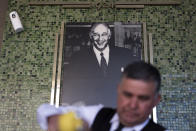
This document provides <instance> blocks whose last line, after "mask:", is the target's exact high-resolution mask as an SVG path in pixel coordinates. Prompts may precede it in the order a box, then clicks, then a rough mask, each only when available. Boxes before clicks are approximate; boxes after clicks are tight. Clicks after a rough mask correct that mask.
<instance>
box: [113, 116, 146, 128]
mask: <svg viewBox="0 0 196 131" xmlns="http://www.w3.org/2000/svg"><path fill="white" fill-rule="evenodd" d="M148 122H149V118H148V119H146V120H145V121H144V122H142V123H141V124H138V125H135V126H133V127H124V128H123V131H128V130H130V129H132V130H133V129H134V130H135V131H141V130H142V129H143V128H144V127H145V126H146V125H147V124H148ZM110 123H111V128H112V129H116V128H117V127H118V124H119V116H118V114H117V113H115V114H114V116H113V117H112V119H111V120H110Z"/></svg>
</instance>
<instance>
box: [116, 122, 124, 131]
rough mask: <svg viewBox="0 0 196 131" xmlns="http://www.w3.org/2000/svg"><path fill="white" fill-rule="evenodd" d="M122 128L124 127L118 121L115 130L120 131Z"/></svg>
mask: <svg viewBox="0 0 196 131" xmlns="http://www.w3.org/2000/svg"><path fill="white" fill-rule="evenodd" d="M122 128H124V125H123V124H121V123H120V124H119V125H118V128H117V129H116V130H115V131H121V130H122Z"/></svg>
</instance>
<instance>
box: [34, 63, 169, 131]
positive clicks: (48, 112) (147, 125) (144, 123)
mask: <svg viewBox="0 0 196 131" xmlns="http://www.w3.org/2000/svg"><path fill="white" fill-rule="evenodd" d="M160 85H161V76H160V73H159V71H158V70H157V69H156V68H155V67H154V66H152V65H151V64H147V63H144V62H142V61H140V62H134V63H132V64H130V65H128V66H127V67H126V68H125V70H124V72H123V73H122V77H121V80H120V82H119V84H118V87H117V95H118V96H117V101H116V100H113V101H116V102H117V106H116V108H115V109H113V108H106V107H104V106H103V105H101V104H99V105H93V106H79V107H74V106H72V107H70V106H67V107H60V108H55V107H54V106H51V105H48V104H43V105H42V106H40V107H39V108H38V111H37V118H38V123H39V125H40V126H41V127H42V129H45V130H46V129H49V131H56V129H58V126H57V125H58V124H57V123H58V120H59V119H58V117H59V116H61V114H64V113H69V112H70V111H71V112H75V114H76V115H77V117H78V118H80V119H82V120H84V121H85V123H87V124H88V126H89V128H90V129H91V131H164V130H165V128H164V127H162V126H160V125H158V124H156V123H154V122H153V120H151V119H150V118H149V115H150V113H151V112H152V109H153V107H154V106H156V105H157V104H158V103H159V102H160V99H161V95H160V93H159V91H160ZM73 97H74V96H73ZM65 124H66V123H65ZM70 124H73V123H70ZM62 126H63V123H62ZM53 129H55V130H53Z"/></svg>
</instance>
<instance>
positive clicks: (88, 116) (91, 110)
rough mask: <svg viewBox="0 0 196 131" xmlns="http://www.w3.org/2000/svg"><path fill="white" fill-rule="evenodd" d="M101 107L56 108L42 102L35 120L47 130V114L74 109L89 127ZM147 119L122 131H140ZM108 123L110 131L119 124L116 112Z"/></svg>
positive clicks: (62, 112)
mask: <svg viewBox="0 0 196 131" xmlns="http://www.w3.org/2000/svg"><path fill="white" fill-rule="evenodd" d="M102 108H103V105H101V104H100V105H94V106H80V107H76V106H67V107H59V108H56V107H55V106H51V105H49V104H43V105H41V106H40V107H39V108H38V110H37V121H38V123H39V125H40V127H41V128H42V129H43V130H47V128H48V123H47V118H48V117H49V116H52V115H57V114H64V113H66V112H69V111H74V112H75V113H76V114H77V116H78V117H80V118H82V119H84V120H85V121H86V122H87V123H88V124H89V127H91V126H92V124H93V121H94V120H95V117H96V115H97V113H98V112H99V111H100V110H101V109H102ZM148 121H149V119H147V120H146V121H144V122H143V123H141V124H139V125H136V126H134V127H124V128H123V129H122V131H132V130H134V131H141V130H142V129H143V128H144V127H145V126H146V124H147V123H148ZM110 123H111V127H110V131H114V130H116V129H117V127H118V125H119V117H118V114H117V113H116V114H115V115H114V116H113V118H112V119H111V120H110Z"/></svg>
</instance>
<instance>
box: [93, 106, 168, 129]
mask: <svg viewBox="0 0 196 131" xmlns="http://www.w3.org/2000/svg"><path fill="white" fill-rule="evenodd" d="M115 112H116V110H115V109H112V108H102V109H101V110H100V111H99V112H98V114H97V116H96V118H95V120H94V122H93V125H92V127H91V131H109V130H110V126H111V124H110V120H111V119H112V117H113V115H114V114H115ZM164 130H165V128H164V127H162V126H161V125H158V124H156V123H154V122H153V121H152V120H150V121H149V122H148V124H147V125H146V126H145V127H144V128H143V129H142V131H164Z"/></svg>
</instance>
